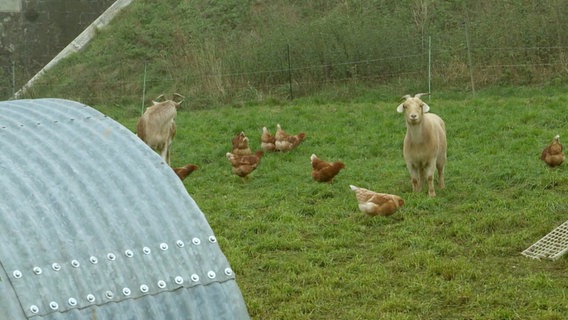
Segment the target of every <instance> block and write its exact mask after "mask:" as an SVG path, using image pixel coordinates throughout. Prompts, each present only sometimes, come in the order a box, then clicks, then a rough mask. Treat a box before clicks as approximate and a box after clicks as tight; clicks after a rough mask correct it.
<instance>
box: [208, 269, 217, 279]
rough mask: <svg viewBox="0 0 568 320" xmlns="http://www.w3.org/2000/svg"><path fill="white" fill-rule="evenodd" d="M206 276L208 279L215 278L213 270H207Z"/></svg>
mask: <svg viewBox="0 0 568 320" xmlns="http://www.w3.org/2000/svg"><path fill="white" fill-rule="evenodd" d="M207 276H208V277H209V279H215V276H216V274H215V272H213V271H209V272H207Z"/></svg>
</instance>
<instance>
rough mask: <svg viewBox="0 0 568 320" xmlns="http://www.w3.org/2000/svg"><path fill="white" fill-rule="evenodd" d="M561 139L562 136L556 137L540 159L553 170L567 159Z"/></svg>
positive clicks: (543, 151)
mask: <svg viewBox="0 0 568 320" xmlns="http://www.w3.org/2000/svg"><path fill="white" fill-rule="evenodd" d="M559 139H560V135H556V136H555V137H554V139H553V140H552V142H551V143H550V145H548V147H546V148H544V150H542V153H541V155H540V159H541V160H542V161H544V162H545V163H546V164H547V165H548V166H549V167H551V168H554V167H558V166H559V165H561V164H562V163H563V162H564V159H565V156H564V153H563V148H562V144H560V141H559Z"/></svg>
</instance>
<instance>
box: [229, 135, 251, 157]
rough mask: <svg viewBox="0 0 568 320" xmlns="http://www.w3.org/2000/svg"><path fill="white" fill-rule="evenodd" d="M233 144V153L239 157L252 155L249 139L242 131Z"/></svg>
mask: <svg viewBox="0 0 568 320" xmlns="http://www.w3.org/2000/svg"><path fill="white" fill-rule="evenodd" d="M231 143H232V145H233V149H232V151H231V152H232V153H234V154H236V155H239V156H244V155H249V154H251V151H250V147H249V139H248V137H247V136H246V135H245V133H244V132H243V131H241V133H239V134H237V135H236V136H235V137H234V138H233V140H232V141H231Z"/></svg>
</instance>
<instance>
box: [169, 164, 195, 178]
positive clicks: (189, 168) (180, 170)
mask: <svg viewBox="0 0 568 320" xmlns="http://www.w3.org/2000/svg"><path fill="white" fill-rule="evenodd" d="M172 169H173V170H174V172H175V173H176V174H177V176H178V177H179V178H180V179H181V180H183V179H185V178H186V177H187V176H189V175H190V174H191V173H192V172H193V171H195V170H197V169H199V167H198V166H196V165H194V164H186V165H185V166H183V167H177V168H172Z"/></svg>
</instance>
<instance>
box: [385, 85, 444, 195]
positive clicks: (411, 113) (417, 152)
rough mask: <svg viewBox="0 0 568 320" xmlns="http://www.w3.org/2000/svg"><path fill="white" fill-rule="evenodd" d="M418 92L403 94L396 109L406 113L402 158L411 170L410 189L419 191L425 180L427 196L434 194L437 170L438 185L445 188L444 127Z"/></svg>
mask: <svg viewBox="0 0 568 320" xmlns="http://www.w3.org/2000/svg"><path fill="white" fill-rule="evenodd" d="M425 94H426V93H418V94H416V95H414V97H412V96H410V95H405V96H404V97H402V98H403V99H404V101H403V102H402V103H401V104H400V105H399V106H398V107H397V108H396V111H398V112H399V113H403V112H404V114H405V118H406V136H405V137H404V150H403V154H404V160H405V161H406V167H407V168H408V172H409V173H410V179H411V181H412V190H413V191H414V192H419V191H420V190H422V185H423V183H424V179H426V180H427V181H428V195H429V196H431V197H435V196H436V191H435V190H434V171H436V169H437V170H438V187H439V188H440V189H442V188H444V165H445V164H446V149H447V144H446V126H445V124H444V120H442V118H440V117H439V116H438V115H435V114H433V113H428V111H429V110H430V107H429V106H428V105H427V104H426V103H425V102H424V101H422V100H420V97H421V96H423V95H425Z"/></svg>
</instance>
